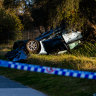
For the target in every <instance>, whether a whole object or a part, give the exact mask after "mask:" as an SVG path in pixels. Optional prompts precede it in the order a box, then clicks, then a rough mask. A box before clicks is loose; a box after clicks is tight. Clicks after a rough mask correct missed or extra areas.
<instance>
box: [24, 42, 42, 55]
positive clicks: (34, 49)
mask: <svg viewBox="0 0 96 96" xmlns="http://www.w3.org/2000/svg"><path fill="white" fill-rule="evenodd" d="M26 49H27V50H28V51H29V52H31V53H34V54H36V53H39V52H40V49H41V47H40V43H39V42H38V41H37V40H29V41H28V42H27V43H26Z"/></svg>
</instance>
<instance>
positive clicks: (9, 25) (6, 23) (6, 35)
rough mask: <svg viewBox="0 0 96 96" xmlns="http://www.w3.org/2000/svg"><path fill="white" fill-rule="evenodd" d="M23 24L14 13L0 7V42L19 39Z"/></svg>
mask: <svg viewBox="0 0 96 96" xmlns="http://www.w3.org/2000/svg"><path fill="white" fill-rule="evenodd" d="M22 29H23V25H22V24H21V21H20V19H19V18H18V16H16V15H15V14H14V13H12V12H10V11H9V10H7V11H6V10H5V9H3V8H1V9H0V43H8V42H9V41H13V40H17V39H21V37H22V33H21V31H22Z"/></svg>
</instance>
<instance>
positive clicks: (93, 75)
mask: <svg viewBox="0 0 96 96" xmlns="http://www.w3.org/2000/svg"><path fill="white" fill-rule="evenodd" d="M0 67H8V68H13V69H19V70H25V71H32V72H41V73H47V74H55V75H62V76H70V77H78V78H86V79H96V72H88V71H78V70H69V69H61V68H54V67H46V66H39V65H31V64H24V63H17V62H11V61H4V60H0Z"/></svg>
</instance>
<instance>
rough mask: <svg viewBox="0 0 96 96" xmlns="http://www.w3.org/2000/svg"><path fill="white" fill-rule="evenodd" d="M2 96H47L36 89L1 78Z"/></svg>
mask: <svg viewBox="0 0 96 96" xmlns="http://www.w3.org/2000/svg"><path fill="white" fill-rule="evenodd" d="M0 96H47V95H45V94H44V93H42V92H40V91H37V90H35V89H32V88H29V87H27V86H24V85H22V84H20V83H18V82H15V81H13V80H10V79H8V78H6V77H4V76H0Z"/></svg>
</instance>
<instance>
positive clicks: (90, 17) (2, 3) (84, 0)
mask: <svg viewBox="0 0 96 96" xmlns="http://www.w3.org/2000/svg"><path fill="white" fill-rule="evenodd" d="M61 25H63V26H65V28H66V30H67V29H73V30H79V31H81V32H82V34H83V36H84V39H85V40H92V39H94V40H95V39H96V0H0V42H1V41H2V42H3V41H8V40H9V41H10V40H16V39H20V38H21V37H22V31H23V30H33V29H34V28H37V29H39V31H40V32H41V33H42V28H44V29H45V31H46V30H49V29H50V28H55V27H56V26H61ZM8 34H10V35H8ZM5 38H6V40H5ZM7 39H8V40H7Z"/></svg>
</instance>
